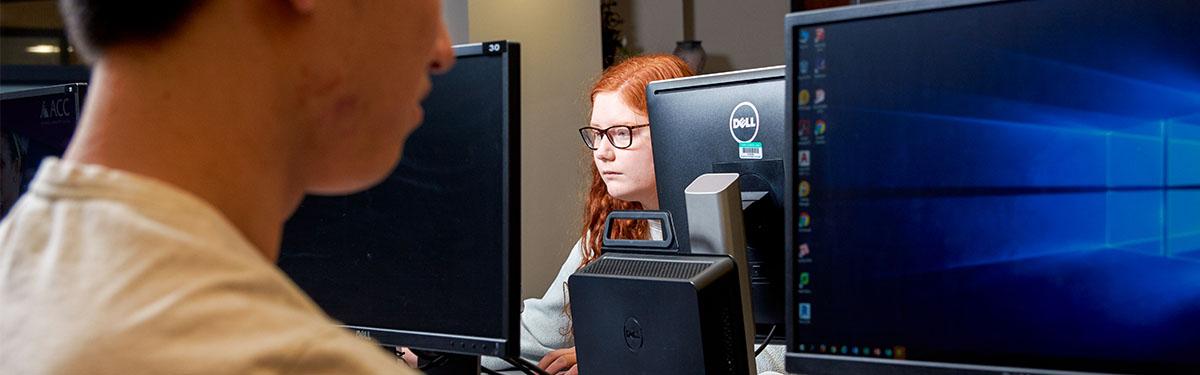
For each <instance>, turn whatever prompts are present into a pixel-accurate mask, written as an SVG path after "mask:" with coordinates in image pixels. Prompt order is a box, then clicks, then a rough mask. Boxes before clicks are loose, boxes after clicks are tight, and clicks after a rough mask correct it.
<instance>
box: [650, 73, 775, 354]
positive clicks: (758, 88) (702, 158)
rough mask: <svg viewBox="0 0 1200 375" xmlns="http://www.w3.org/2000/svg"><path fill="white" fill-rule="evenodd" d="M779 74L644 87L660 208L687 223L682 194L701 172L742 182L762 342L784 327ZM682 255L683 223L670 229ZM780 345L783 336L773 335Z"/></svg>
mask: <svg viewBox="0 0 1200 375" xmlns="http://www.w3.org/2000/svg"><path fill="white" fill-rule="evenodd" d="M784 90H785V74H784V67H783V66H779V67H770V68H761V69H751V70H741V71H735V72H727V73H717V74H709V75H702V76H694V77H687V78H679V79H671V80H664V81H655V82H651V83H650V84H649V85H648V86H647V87H646V102H647V103H646V104H647V107H648V108H647V109H648V111H649V112H650V113H649V115H650V124H651V125H650V129H651V134H652V135H653V136H652V137H651V139H652V142H653V146H654V174H655V178H656V179H657V181H658V182H657V184H658V186H657V187H658V203H659V207H661V208H662V209H663V210H666V211H668V212H670V213H671V214H672V215H673V216H674V217H678V218H686V217H688V212H687V206H686V199H685V196H684V189H685V188H687V186H688V185H689V184H691V183H692V181H693V180H695V179H696V177H699V176H700V175H703V174H706V173H739V174H741V175H742V177H741V179H740V181H739V182H740V184H741V188H742V199H743V201H742V204H743V207H744V213H743V219H744V223H745V235H746V258H747V261H748V263H749V264H748V268H749V274H750V281H751V290H750V292H751V293H750V294H751V299H752V301H753V310H754V322H755V323H756V326H757V327H756V331H757V333H758V335H759V336H760V338H762V336H765V334H766V333H767V332H768V331H769V330H770V328H771V326H772V325H779V326H780V327H779V328H780V329H779V331H778V332H782V325H783V324H784V299H785V297H786V295H785V288H784V284H783V277H784V245H783V238H784V226H783V221H784V211H783V196H784V189H783V188H784V163H783V160H784V158H785V157H786V156H787V144H788V141H787V138H786V135H785V128H786V126H785V122H784V106H785V105H784V103H785V101H784V97H785V94H786V93H785V91H784ZM675 228H676V231H677V232H678V234H679V235H678V240H679V247H680V249H681V251H683V252H688V249H690V248H691V244H690V243H689V241H688V237H689V232H688V225H687V221H686V220H680V221H678V222H676V223H675ZM776 337H777V340H779V342H782V338H783V335H782V334H777V335H776Z"/></svg>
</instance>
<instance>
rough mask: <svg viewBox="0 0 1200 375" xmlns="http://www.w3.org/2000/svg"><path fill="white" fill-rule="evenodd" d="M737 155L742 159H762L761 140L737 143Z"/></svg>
mask: <svg viewBox="0 0 1200 375" xmlns="http://www.w3.org/2000/svg"><path fill="white" fill-rule="evenodd" d="M738 157H740V158H742V159H762V157H763V147H762V142H742V143H738Z"/></svg>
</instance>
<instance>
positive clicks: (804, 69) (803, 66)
mask: <svg viewBox="0 0 1200 375" xmlns="http://www.w3.org/2000/svg"><path fill="white" fill-rule="evenodd" d="M800 74H808V60H800Z"/></svg>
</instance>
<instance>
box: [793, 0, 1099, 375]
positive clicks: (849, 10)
mask: <svg viewBox="0 0 1200 375" xmlns="http://www.w3.org/2000/svg"><path fill="white" fill-rule="evenodd" d="M1015 1H1024V0H901V1H895V2H885V3H875V4H867V5H859V6H847V7H838V8H830V9H822V10H815V11H808V12H797V13H791V14H788V15H787V16H786V17H785V18H784V33H785V37H784V38H785V40H786V43H785V53H786V56H787V69H786V75H787V83H786V87H787V99H786V100H787V103H788V106H787V107H786V114H785V116H784V118H785V121H787V123H788V124H794V123H795V121H796V108H795V106H793V105H791V103H795V100H796V98H795V93H794V90H795V84H796V83H795V79H796V76H797V72H796V69H797V66H796V64H795V61H796V60H797V58H798V53H799V51H798V50H796V49H794V48H792V46H793V44H794V43H793V38H794V37H795V32H796V30H797V29H799V28H802V27H809V26H815V25H818V24H828V23H833V22H844V21H858V20H864V19H870V18H880V17H890V16H898V15H904V14H912V13H924V12H931V11H941V10H947V9H952V8H964V7H972V6H980V5H994V4H998V3H1006V2H1015ZM795 132H796V129H795V127H794V126H788V127H787V129H786V133H785V134H786V137H787V139H789V140H795V139H796V134H795ZM787 147H788V149H789V150H788V155H787V157H785V158H784V168H787V173H784V186H787V187H789V188H788V189H790V190H788V191H794V186H795V183H796V178H797V176H796V173H797V171H796V167H795V162H796V161H795V153H796V145H795V142H794V141H789V142H788V145H787ZM795 204H796V197H795V195H794V194H784V221H785V223H784V225H785V228H788V229H787V230H785V231H784V235H785V238H784V246H786V248H787V249H794V248H795V246H796V233H795V230H793V228H794V227H795V225H796V223H795V215H796V209H795ZM785 259H786V262H787V264H786V265H785V267H784V277H785V279H786V280H793V279H794V277H795V275H794V273H795V266H796V263H795V262H796V259H795V252H793V251H787V252H786V255H785ZM786 288H787V296H786V302H785V305H784V310H785V312H784V313H785V314H786V317H787V318H786V319H785V323H784V325H785V332H786V336H787V338H788V343H787V350H788V352H787V354H786V358H785V365H786V368H787V370H788V371H789V372H798V373H806V374H807V373H811V374H838V373H854V374H857V373H864V374H940V373H946V374H950V373H953V374H960V373H981V374H997V373H999V374H1011V373H1021V374H1055V375H1059V374H1093V373H1091V372H1077V371H1064V370H1054V369H1035V368H1019V367H1005V366H990V365H974V364H968V363H952V362H929V361H914V360H896V359H879V358H857V357H847V356H838V355H828V354H812V353H796V352H792V351H791V349H792V348H793V347H795V345H796V342H795V341H794V340H795V339H796V329H797V327H796V322H795V319H792V317H793V316H795V314H796V308H795V304H796V299H795V290H794V288H795V286H794V284H793V283H791V282H788V283H787V285H786Z"/></svg>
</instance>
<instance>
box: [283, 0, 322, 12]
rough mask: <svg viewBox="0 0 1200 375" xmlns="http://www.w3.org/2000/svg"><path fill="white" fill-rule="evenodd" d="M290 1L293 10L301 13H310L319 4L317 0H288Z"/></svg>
mask: <svg viewBox="0 0 1200 375" xmlns="http://www.w3.org/2000/svg"><path fill="white" fill-rule="evenodd" d="M288 2H290V3H291V4H292V10H295V11H296V12H297V13H300V14H310V13H312V11H313V8H315V7H316V6H317V0H288Z"/></svg>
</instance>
